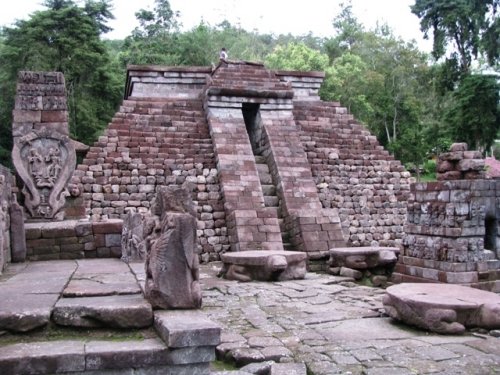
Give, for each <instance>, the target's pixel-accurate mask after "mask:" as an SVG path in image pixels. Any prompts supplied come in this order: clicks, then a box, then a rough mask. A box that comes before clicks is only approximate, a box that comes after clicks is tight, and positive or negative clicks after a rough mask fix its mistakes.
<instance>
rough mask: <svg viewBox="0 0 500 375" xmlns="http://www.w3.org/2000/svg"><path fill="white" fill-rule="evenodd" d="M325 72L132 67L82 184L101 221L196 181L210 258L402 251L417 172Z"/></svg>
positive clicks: (80, 170)
mask: <svg viewBox="0 0 500 375" xmlns="http://www.w3.org/2000/svg"><path fill="white" fill-rule="evenodd" d="M323 78H324V74H323V73H320V72H288V71H272V70H269V69H266V68H265V67H264V66H263V65H262V64H258V63H248V62H229V63H223V64H220V65H219V66H218V67H216V68H215V69H211V68H203V67H164V66H129V68H128V72H127V84H126V92H125V99H124V101H123V103H122V105H121V107H120V109H119V111H118V112H117V113H116V115H115V116H114V117H113V119H112V121H111V123H110V124H109V126H108V128H107V129H106V131H105V132H104V135H103V136H101V137H100V138H99V140H98V141H97V142H96V143H95V144H94V146H93V147H91V149H90V151H89V152H88V153H87V155H86V158H85V159H84V160H83V162H82V163H81V164H80V165H78V166H77V170H76V172H75V174H74V176H73V182H74V183H77V184H79V185H80V186H81V188H82V190H83V192H84V194H83V195H84V201H85V209H86V211H87V213H88V214H89V215H90V216H91V217H92V218H93V219H101V218H123V217H124V215H126V213H127V212H128V211H134V212H145V211H147V210H148V209H149V204H150V202H151V199H152V197H153V196H154V193H155V189H156V187H157V186H158V185H179V184H182V183H184V182H185V181H188V182H190V183H192V185H191V186H192V194H193V200H194V201H195V202H196V203H197V209H198V237H199V247H200V253H201V254H202V255H201V258H202V260H204V261H209V260H218V259H219V254H220V253H221V252H226V251H242V250H282V249H290V250H298V251H304V252H306V253H307V254H308V257H309V259H318V258H324V257H326V256H327V255H328V249H329V248H332V247H338V246H345V245H350V246H368V245H380V246H394V245H399V244H400V243H401V240H402V235H403V224H404V221H405V217H406V208H405V207H406V200H407V199H408V196H409V193H410V187H409V173H408V172H405V171H404V169H403V167H402V165H401V164H400V163H399V162H398V161H396V160H394V159H393V158H392V156H390V155H389V154H388V152H387V151H385V150H384V149H383V148H382V147H381V146H380V145H379V143H378V142H377V140H376V138H375V137H374V136H372V135H371V134H370V133H369V132H368V131H367V130H366V129H365V128H364V127H363V126H362V125H360V124H358V123H357V122H356V121H355V120H354V118H353V117H352V115H350V114H348V113H347V110H346V108H344V107H341V106H340V105H339V104H338V103H331V102H323V101H321V100H320V98H319V96H318V90H319V87H320V86H321V83H322V81H323Z"/></svg>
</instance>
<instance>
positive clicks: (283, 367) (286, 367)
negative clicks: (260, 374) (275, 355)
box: [269, 363, 307, 375]
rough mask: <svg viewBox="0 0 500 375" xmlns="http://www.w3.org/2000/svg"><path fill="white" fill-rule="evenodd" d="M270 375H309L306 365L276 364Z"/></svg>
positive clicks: (273, 365) (272, 367)
mask: <svg viewBox="0 0 500 375" xmlns="http://www.w3.org/2000/svg"><path fill="white" fill-rule="evenodd" d="M269 375H307V368H306V365H305V363H274V364H272V365H271V371H270V373H269Z"/></svg>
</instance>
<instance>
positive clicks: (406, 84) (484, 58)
mask: <svg viewBox="0 0 500 375" xmlns="http://www.w3.org/2000/svg"><path fill="white" fill-rule="evenodd" d="M499 2H500V0H456V1H453V2H450V1H448V0H432V1H431V0H415V4H414V5H413V6H412V7H411V10H412V12H413V13H415V14H416V15H417V16H418V17H420V20H421V28H422V31H423V32H424V33H425V35H426V36H427V37H433V40H434V48H433V52H432V55H433V57H434V61H431V59H430V58H429V56H428V55H427V54H425V53H423V52H421V51H419V50H418V48H417V47H416V45H415V44H414V43H413V42H407V41H404V40H402V39H401V38H399V37H397V36H396V35H394V33H393V31H392V30H391V29H390V28H389V27H388V26H387V25H383V24H382V25H379V26H377V27H376V28H374V29H367V28H366V27H365V26H364V25H363V24H362V23H361V22H360V21H359V20H358V19H357V18H356V17H355V15H354V14H353V12H352V5H351V3H350V2H349V1H347V2H346V3H343V4H342V5H341V10H340V12H339V13H338V14H337V15H334V14H333V15H332V35H331V36H330V37H326V38H325V37H317V36H315V35H313V34H311V33H309V34H306V35H301V36H295V35H291V34H287V35H273V34H261V33H259V32H258V31H256V30H252V31H247V30H244V29H242V28H241V27H239V26H235V25H232V24H231V23H229V22H228V21H224V22H222V23H220V24H218V25H210V24H209V23H207V22H204V21H202V22H200V23H199V24H198V25H196V26H195V27H193V28H191V29H189V30H181V24H182V23H181V21H182V15H181V14H179V13H178V12H177V11H175V10H174V9H172V7H171V5H170V2H169V1H168V0H155V2H154V8H153V10H148V9H141V10H140V11H138V12H137V13H136V18H137V20H138V21H139V26H138V27H137V28H136V29H134V30H133V31H132V32H131V34H130V35H129V36H128V37H126V38H125V39H124V40H103V35H104V34H105V33H106V32H108V31H110V28H109V26H108V24H107V23H108V21H109V20H110V19H112V18H113V10H112V7H111V0H85V1H83V2H78V3H77V2H75V1H72V0H45V1H44V3H43V4H44V6H45V7H46V9H45V10H42V11H38V12H35V13H33V14H32V15H31V16H30V18H29V19H27V20H25V21H17V22H16V23H15V24H14V26H12V27H4V28H3V29H0V163H2V164H9V163H8V159H9V156H10V150H11V147H12V146H11V129H10V123H11V121H12V117H11V116H12V115H11V113H12V108H13V105H14V95H15V82H16V76H17V72H18V71H19V70H49V71H51V70H58V71H61V72H63V73H64V75H65V77H66V84H67V90H68V103H69V110H70V128H71V134H72V136H73V137H74V138H75V139H77V140H80V141H82V142H85V143H87V144H88V143H91V142H92V141H93V140H94V139H96V137H97V136H98V135H99V133H100V131H102V129H103V128H104V127H105V126H106V124H107V123H108V121H109V119H110V118H111V116H112V115H113V114H114V112H115V110H116V108H117V106H118V104H119V101H120V98H121V94H122V92H123V86H124V77H125V71H126V67H127V65H128V64H164V65H195V66H196V65H198V66H207V65H215V64H216V63H217V62H218V51H219V50H220V48H221V47H222V46H224V47H226V49H227V50H228V51H229V57H230V59H241V60H248V61H261V62H265V64H266V66H267V67H269V68H272V69H280V70H303V71H312V70H319V71H324V72H325V73H326V77H325V82H324V84H323V86H322V87H321V90H320V95H321V98H322V99H324V100H330V101H340V102H341V104H342V105H344V106H346V107H347V108H348V109H349V111H350V112H351V113H352V114H354V116H355V117H356V118H357V119H358V120H359V121H360V122H362V123H363V124H364V125H365V126H367V127H368V128H369V129H370V130H371V131H372V132H373V133H374V134H375V135H376V136H377V138H378V139H379V141H380V142H381V143H382V144H383V145H384V146H385V147H386V148H388V149H389V150H390V151H391V152H392V153H393V154H394V155H395V156H396V157H397V158H398V159H400V160H401V161H402V162H403V163H405V164H408V165H410V164H412V165H422V164H423V163H424V162H425V160H426V159H427V158H429V157H430V156H432V155H433V154H434V153H436V152H439V151H440V150H443V149H444V148H446V147H447V146H448V145H449V144H450V143H451V142H453V141H458V140H465V141H468V142H469V143H470V146H471V148H480V149H482V150H485V151H487V150H488V148H489V146H490V145H491V144H492V142H493V140H494V138H495V137H496V135H497V131H498V129H499V126H500V125H499V115H498V114H499V109H498V100H499V98H498V90H499V88H498V75H497V76H494V75H485V74H481V73H480V72H479V71H478V70H477V69H476V68H475V67H477V66H479V63H482V64H483V65H484V64H486V65H487V66H488V67H489V71H490V72H491V71H493V72H497V74H498V57H499V48H500V47H499V43H498V35H499V34H500V33H499V27H500V25H499V18H498V16H497V13H496V12H497V11H498V6H499ZM79 4H81V5H79ZM476 61H478V63H475V62H476Z"/></svg>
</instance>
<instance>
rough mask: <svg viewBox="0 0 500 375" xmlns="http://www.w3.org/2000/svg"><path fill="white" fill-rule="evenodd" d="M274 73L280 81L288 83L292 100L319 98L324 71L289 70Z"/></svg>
mask: <svg viewBox="0 0 500 375" xmlns="http://www.w3.org/2000/svg"><path fill="white" fill-rule="evenodd" d="M275 73H276V76H277V77H278V78H279V79H280V80H281V81H284V82H289V83H290V85H291V87H292V89H293V99H294V100H320V97H319V89H320V87H321V84H322V83H323V79H324V78H325V73H323V72H291V71H277V72H275Z"/></svg>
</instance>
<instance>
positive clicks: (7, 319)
mask: <svg viewBox="0 0 500 375" xmlns="http://www.w3.org/2000/svg"><path fill="white" fill-rule="evenodd" d="M58 298H59V294H17V293H12V294H7V293H0V299H1V304H0V330H7V331H12V332H27V331H31V330H33V329H35V328H39V327H43V326H45V325H46V324H47V323H48V322H49V321H50V314H51V311H52V307H53V306H54V305H55V303H56V301H57V299H58ZM0 373H1V372H0Z"/></svg>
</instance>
